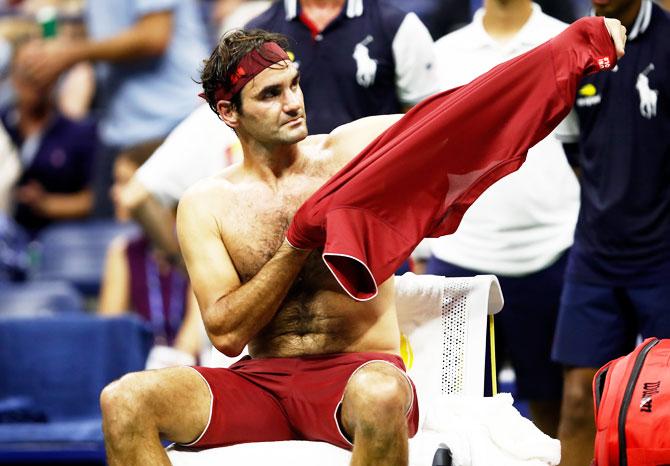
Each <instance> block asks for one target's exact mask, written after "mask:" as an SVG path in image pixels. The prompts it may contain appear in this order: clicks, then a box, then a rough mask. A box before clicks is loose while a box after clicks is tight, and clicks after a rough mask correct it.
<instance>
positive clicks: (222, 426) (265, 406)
mask: <svg viewBox="0 0 670 466" xmlns="http://www.w3.org/2000/svg"><path fill="white" fill-rule="evenodd" d="M192 370H193V371H194V374H199V375H200V376H201V377H202V380H204V381H205V383H206V385H207V387H208V390H209V399H210V414H209V420H208V422H207V425H206V426H205V428H204V430H203V431H202V432H201V433H200V435H199V436H198V437H197V438H196V439H195V440H194V441H193V442H191V443H188V444H185V445H184V446H191V447H197V448H203V447H215V446H224V445H233V444H237V443H246V442H268V441H278V440H293V439H295V435H294V433H293V431H292V429H291V427H290V425H289V423H288V421H287V419H286V415H285V413H284V410H283V409H282V407H281V406H280V404H279V402H278V401H277V399H276V398H275V397H273V396H272V395H271V394H270V393H269V392H268V391H266V390H264V389H262V388H260V387H259V386H258V385H256V384H254V383H252V382H251V381H249V380H247V379H246V378H244V377H242V376H241V375H240V374H238V373H236V372H235V371H232V370H230V369H223V368H209V367H196V368H192Z"/></svg>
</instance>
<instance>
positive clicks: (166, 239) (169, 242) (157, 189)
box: [117, 104, 242, 266]
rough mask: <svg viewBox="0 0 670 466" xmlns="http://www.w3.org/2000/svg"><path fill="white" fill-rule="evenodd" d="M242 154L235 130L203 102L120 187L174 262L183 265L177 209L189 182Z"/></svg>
mask: <svg viewBox="0 0 670 466" xmlns="http://www.w3.org/2000/svg"><path fill="white" fill-rule="evenodd" d="M241 158H242V149H241V147H240V144H239V141H238V139H237V136H235V133H234V132H233V131H232V130H231V129H230V128H228V127H227V126H226V125H224V124H223V123H222V122H221V120H219V118H218V117H217V116H216V115H215V114H214V113H212V111H211V110H210V109H209V106H208V105H207V104H202V105H201V106H200V107H198V108H197V109H196V110H194V111H193V112H192V113H191V114H190V115H189V116H188V117H187V118H186V119H185V120H184V121H183V122H181V123H180V124H179V126H177V127H176V128H175V129H174V130H173V131H172V132H171V133H170V134H169V136H168V137H167V138H166V139H165V141H164V142H163V144H162V145H161V146H160V147H159V148H158V149H157V150H156V151H155V152H154V153H153V155H151V157H150V158H149V160H147V162H146V163H144V164H143V165H142V166H141V167H140V169H139V170H138V172H137V173H136V174H135V176H134V177H133V178H132V179H131V180H130V182H129V183H128V184H127V185H126V186H124V187H123V188H122V189H120V190H119V191H118V194H117V202H119V203H120V205H122V206H123V208H125V209H126V210H128V211H129V212H131V213H132V215H133V218H135V220H137V222H138V223H140V224H141V225H142V227H143V228H144V231H145V232H146V234H147V235H148V236H149V237H150V238H151V240H152V242H153V243H154V244H155V245H156V247H158V248H160V249H161V250H162V251H163V253H164V254H165V255H166V257H167V258H168V260H169V261H170V262H171V263H174V264H179V265H181V266H183V262H182V259H181V255H180V252H179V245H178V244H177V238H176V235H175V233H174V229H173V227H172V223H171V221H170V219H171V215H172V214H171V212H172V211H173V210H174V209H175V208H176V207H177V203H178V202H179V199H180V198H181V196H182V195H183V194H184V192H185V191H186V189H187V188H188V187H189V186H191V185H192V184H194V183H195V182H196V181H198V180H200V179H202V178H205V177H207V176H212V175H216V174H217V173H219V172H220V171H221V170H223V169H224V168H225V167H227V166H229V165H230V164H232V163H233V162H237V161H240V160H241Z"/></svg>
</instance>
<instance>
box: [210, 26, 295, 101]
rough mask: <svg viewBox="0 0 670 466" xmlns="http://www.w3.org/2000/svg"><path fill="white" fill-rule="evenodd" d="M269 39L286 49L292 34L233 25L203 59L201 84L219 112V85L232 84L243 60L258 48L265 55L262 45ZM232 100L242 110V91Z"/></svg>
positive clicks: (228, 87)
mask: <svg viewBox="0 0 670 466" xmlns="http://www.w3.org/2000/svg"><path fill="white" fill-rule="evenodd" d="M267 42H276V43H277V45H279V46H280V47H281V48H282V49H284V50H286V49H287V48H288V38H287V37H286V36H284V35H282V34H277V33H274V32H267V31H263V30H262V29H251V30H245V29H233V30H232V31H229V32H227V33H225V34H224V35H223V36H222V37H221V39H220V40H219V43H218V44H217V45H216V47H215V48H214V50H213V51H212V54H211V55H210V56H209V58H208V59H206V60H204V61H203V65H204V66H203V68H202V71H201V72H200V84H202V88H203V91H204V94H205V98H206V100H207V102H208V103H209V107H210V108H211V109H212V111H214V113H216V114H218V111H217V109H216V103H217V98H216V95H215V94H216V91H217V89H220V88H224V89H230V88H232V86H233V83H232V82H231V76H232V75H233V74H234V73H235V71H236V70H237V67H238V65H239V63H240V60H242V58H243V57H244V56H246V55H247V54H248V53H250V52H252V51H254V50H255V51H257V52H259V53H260V54H261V56H263V58H265V56H264V55H263V52H262V49H261V47H262V46H263V44H265V43H267ZM230 103H231V105H232V106H233V107H234V108H235V109H236V110H237V111H238V112H242V99H241V97H240V92H238V93H237V94H235V95H234V96H233V97H232V99H231V100H230Z"/></svg>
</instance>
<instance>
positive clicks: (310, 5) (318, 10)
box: [300, 0, 346, 31]
mask: <svg viewBox="0 0 670 466" xmlns="http://www.w3.org/2000/svg"><path fill="white" fill-rule="evenodd" d="M345 1H346V0H300V7H301V8H302V12H303V14H305V15H306V16H307V17H308V18H309V20H310V21H311V22H312V23H314V25H315V26H316V27H317V28H318V29H319V31H323V30H324V29H325V28H326V26H328V24H330V22H331V21H333V20H334V19H335V18H337V16H338V15H339V14H340V12H341V11H342V8H344V3H345Z"/></svg>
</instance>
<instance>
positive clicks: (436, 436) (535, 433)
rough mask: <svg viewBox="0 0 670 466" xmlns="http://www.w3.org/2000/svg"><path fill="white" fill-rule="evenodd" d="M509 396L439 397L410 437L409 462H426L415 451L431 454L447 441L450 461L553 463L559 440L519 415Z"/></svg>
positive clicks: (509, 465)
mask: <svg viewBox="0 0 670 466" xmlns="http://www.w3.org/2000/svg"><path fill="white" fill-rule="evenodd" d="M512 402H513V400H512V396H511V395H510V394H509V393H502V394H499V395H497V396H495V397H492V398H476V397H464V396H455V395H454V396H445V397H442V398H441V399H440V400H439V401H436V404H435V405H433V406H432V407H431V410H430V412H429V413H427V415H426V421H425V424H424V426H423V431H422V432H421V433H420V434H419V435H417V437H416V438H415V439H413V440H412V447H411V452H412V461H411V464H426V463H425V460H426V458H423V457H421V458H418V457H415V455H422V456H426V455H427V454H428V453H430V454H431V455H432V453H434V452H435V450H436V449H437V448H438V446H440V445H447V446H448V447H449V449H450V450H451V452H452V458H453V464H454V466H491V465H496V466H555V465H557V464H558V463H559V462H560V460H561V445H560V442H559V441H558V440H555V439H552V438H551V437H549V436H547V435H545V434H544V433H543V432H542V431H540V430H539V429H538V428H537V427H535V425H534V424H533V423H532V422H531V421H529V420H528V419H526V418H524V417H523V416H521V414H520V413H519V412H518V411H517V410H516V408H514V406H512ZM431 452H432V453H431ZM430 460H432V456H431V458H430ZM427 464H430V462H429V463H427Z"/></svg>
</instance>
